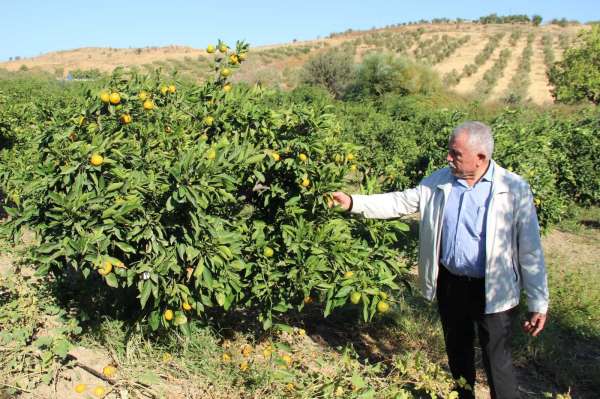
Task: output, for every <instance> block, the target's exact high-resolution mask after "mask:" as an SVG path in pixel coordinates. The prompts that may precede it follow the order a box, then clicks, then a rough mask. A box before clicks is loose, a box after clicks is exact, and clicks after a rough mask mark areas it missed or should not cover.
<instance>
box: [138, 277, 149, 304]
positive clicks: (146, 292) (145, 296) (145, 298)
mask: <svg viewBox="0 0 600 399" xmlns="http://www.w3.org/2000/svg"><path fill="white" fill-rule="evenodd" d="M143 284H144V287H143V288H142V292H141V295H140V304H141V306H142V309H144V307H145V306H146V302H147V301H148V298H149V297H150V294H151V293H152V283H151V282H150V280H146V281H144V283H143Z"/></svg>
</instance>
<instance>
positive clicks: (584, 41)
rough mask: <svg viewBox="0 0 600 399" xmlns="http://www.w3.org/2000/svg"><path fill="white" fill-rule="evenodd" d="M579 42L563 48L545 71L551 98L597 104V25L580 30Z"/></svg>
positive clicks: (599, 42) (599, 32)
mask: <svg viewBox="0 0 600 399" xmlns="http://www.w3.org/2000/svg"><path fill="white" fill-rule="evenodd" d="M579 39H580V45H579V46H578V47H573V48H569V49H567V50H566V51H565V53H564V56H563V60H562V61H559V62H557V63H555V64H554V66H553V67H552V68H551V69H550V71H549V72H548V79H549V80H550V84H551V85H552V86H554V88H553V89H552V95H553V96H554V99H555V100H556V101H558V102H565V103H574V102H578V101H582V100H588V101H591V102H592V103H594V104H600V25H593V26H592V29H591V30H590V31H582V32H581V33H580V34H579Z"/></svg>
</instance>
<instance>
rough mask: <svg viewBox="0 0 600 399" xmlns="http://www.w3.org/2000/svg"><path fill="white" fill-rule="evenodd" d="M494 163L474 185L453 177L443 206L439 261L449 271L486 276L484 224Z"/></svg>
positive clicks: (473, 275)
mask: <svg viewBox="0 0 600 399" xmlns="http://www.w3.org/2000/svg"><path fill="white" fill-rule="evenodd" d="M493 169H494V166H493V164H492V163H491V162H490V166H489V167H488V170H487V171H486V173H485V174H484V175H483V176H482V177H481V179H479V181H478V182H477V183H475V185H473V187H469V185H468V184H467V182H466V181H465V180H463V179H459V178H456V177H455V178H454V181H453V182H452V190H451V191H450V196H449V197H448V200H447V202H446V206H445V208H444V220H443V223H442V256H441V259H440V260H441V262H442V264H444V265H445V266H446V267H447V268H448V270H450V272H451V273H453V274H457V275H460V276H469V277H485V226H486V216H487V208H488V204H489V200H490V193H491V192H492V176H493V174H494V170H493Z"/></svg>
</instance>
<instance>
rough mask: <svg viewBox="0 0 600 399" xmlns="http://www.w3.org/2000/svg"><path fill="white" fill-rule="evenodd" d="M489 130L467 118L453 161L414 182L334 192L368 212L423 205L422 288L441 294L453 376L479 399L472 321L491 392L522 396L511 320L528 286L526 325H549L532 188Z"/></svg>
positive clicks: (390, 214)
mask: <svg viewBox="0 0 600 399" xmlns="http://www.w3.org/2000/svg"><path fill="white" fill-rule="evenodd" d="M493 149H494V141H493V138H492V133H491V129H490V128H489V127H488V126H486V125H485V124H483V123H481V122H466V123H463V124H462V125H460V126H458V127H457V128H456V129H455V130H454V131H453V133H452V135H451V136H450V139H449V144H448V156H447V160H448V167H447V168H444V169H441V170H438V171H436V172H434V173H433V174H431V175H430V176H428V177H426V178H425V179H424V180H423V181H422V182H421V183H420V184H419V185H418V186H417V187H416V188H413V189H408V190H405V191H402V192H393V193H387V194H376V195H352V196H349V195H347V194H345V193H343V192H335V193H333V195H332V196H333V200H334V202H335V203H337V204H338V205H339V206H341V207H342V208H344V209H346V210H349V211H351V212H352V213H355V214H360V215H363V216H364V217H367V218H381V219H385V218H394V217H399V216H402V215H406V214H410V213H415V212H419V213H420V217H421V220H420V228H419V286H420V289H421V291H422V293H423V295H424V296H425V297H426V298H428V299H429V300H433V299H434V298H435V297H436V296H437V300H438V310H439V313H440V319H441V322H442V328H443V331H444V339H445V342H446V353H447V355H448V362H449V365H450V370H451V372H452V376H453V377H454V378H455V379H457V380H459V379H461V377H462V378H464V380H466V382H467V383H468V384H469V387H467V388H466V389H465V388H460V387H459V388H458V389H459V393H460V397H461V398H473V397H474V394H473V392H474V391H473V387H474V383H475V360H474V337H475V326H476V327H477V334H478V336H479V343H480V345H481V347H482V351H483V365H484V368H485V371H486V374H487V378H488V383H489V386H490V390H491V396H492V398H498V399H501V398H502V399H505V398H518V397H519V393H518V386H517V380H516V376H515V370H514V368H513V365H512V358H511V353H510V346H509V341H510V335H511V334H510V331H511V327H510V324H511V319H512V318H513V316H514V313H515V308H516V306H517V304H518V303H519V298H520V291H521V287H523V288H524V291H525V294H526V297H527V305H528V308H529V312H530V313H529V317H528V320H526V321H525V322H524V324H523V330H524V331H525V332H526V333H529V334H531V335H533V336H536V335H538V334H539V333H540V331H542V329H543V328H544V324H545V321H546V312H547V309H548V285H547V281H546V269H545V265H544V256H543V252H542V248H541V242H540V231H539V225H538V220H537V214H536V211H535V207H534V205H533V197H532V194H531V190H530V188H529V185H528V184H527V183H526V182H525V181H524V180H523V179H522V178H521V177H519V176H518V175H516V174H514V173H511V172H509V171H507V170H506V169H504V168H502V167H500V166H499V165H497V164H496V163H495V162H494V161H493V160H492V152H493Z"/></svg>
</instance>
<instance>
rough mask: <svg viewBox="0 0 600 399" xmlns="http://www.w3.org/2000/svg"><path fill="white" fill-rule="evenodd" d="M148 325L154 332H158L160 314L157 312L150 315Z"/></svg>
mask: <svg viewBox="0 0 600 399" xmlns="http://www.w3.org/2000/svg"><path fill="white" fill-rule="evenodd" d="M148 323H149V324H150V328H152V330H153V331H156V330H158V326H159V325H160V314H159V313H158V312H157V311H156V310H155V311H153V312H152V313H150V317H149V319H148Z"/></svg>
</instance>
